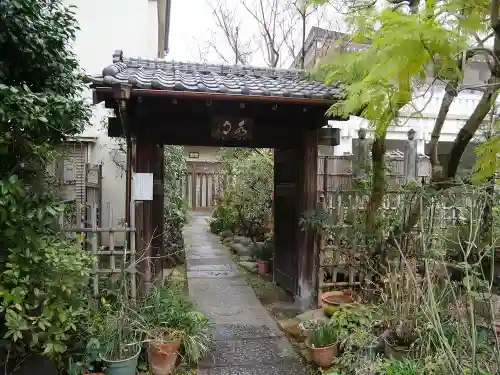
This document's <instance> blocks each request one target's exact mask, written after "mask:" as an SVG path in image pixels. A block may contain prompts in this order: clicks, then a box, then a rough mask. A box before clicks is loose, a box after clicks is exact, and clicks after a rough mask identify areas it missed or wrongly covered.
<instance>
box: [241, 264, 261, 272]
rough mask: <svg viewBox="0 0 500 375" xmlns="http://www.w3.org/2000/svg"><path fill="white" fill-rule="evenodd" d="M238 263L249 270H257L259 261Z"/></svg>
mask: <svg viewBox="0 0 500 375" xmlns="http://www.w3.org/2000/svg"><path fill="white" fill-rule="evenodd" d="M238 264H239V265H240V266H241V267H243V268H244V269H246V270H247V271H248V272H254V271H255V270H257V263H255V262H239V263H238Z"/></svg>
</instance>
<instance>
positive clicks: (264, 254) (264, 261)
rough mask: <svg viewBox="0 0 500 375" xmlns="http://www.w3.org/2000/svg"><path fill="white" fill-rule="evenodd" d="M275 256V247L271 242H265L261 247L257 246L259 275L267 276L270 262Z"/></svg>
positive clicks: (255, 253) (255, 255)
mask: <svg viewBox="0 0 500 375" xmlns="http://www.w3.org/2000/svg"><path fill="white" fill-rule="evenodd" d="M273 254H274V246H273V243H272V242H270V241H266V242H264V244H263V245H261V246H257V245H256V246H255V250H254V257H255V259H256V260H257V265H258V267H259V275H260V276H265V275H267V273H268V272H269V261H270V260H271V259H272V257H273Z"/></svg>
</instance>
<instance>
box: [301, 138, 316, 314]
mask: <svg viewBox="0 0 500 375" xmlns="http://www.w3.org/2000/svg"><path fill="white" fill-rule="evenodd" d="M302 139H303V143H302V147H301V148H300V150H299V157H298V171H299V180H298V213H299V215H302V214H303V213H304V212H306V211H310V210H314V209H315V208H316V203H317V197H318V182H317V181H318V180H317V178H318V177H317V175H318V131H317V130H310V129H307V130H304V136H303V138H302ZM297 225H298V220H297ZM297 255H298V280H297V284H298V292H297V294H298V295H297V302H298V303H299V305H300V307H301V308H302V309H307V308H309V307H310V306H311V305H312V303H313V301H314V296H315V293H316V289H317V285H316V274H315V272H316V268H317V267H316V266H317V265H316V264H315V263H316V258H317V256H316V255H317V241H316V234H315V233H314V231H309V230H298V231H297Z"/></svg>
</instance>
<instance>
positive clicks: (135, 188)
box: [132, 173, 153, 201]
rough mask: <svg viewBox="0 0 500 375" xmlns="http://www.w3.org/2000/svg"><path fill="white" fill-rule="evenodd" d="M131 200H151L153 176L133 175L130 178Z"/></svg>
mask: <svg viewBox="0 0 500 375" xmlns="http://www.w3.org/2000/svg"><path fill="white" fill-rule="evenodd" d="M132 200H134V201H152V200H153V174H152V173H134V174H133V176H132Z"/></svg>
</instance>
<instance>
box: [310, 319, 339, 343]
mask: <svg viewBox="0 0 500 375" xmlns="http://www.w3.org/2000/svg"><path fill="white" fill-rule="evenodd" d="M339 340H340V337H339V332H338V330H337V329H336V328H335V327H333V326H332V325H329V324H327V325H324V326H321V327H318V328H316V329H315V330H314V331H312V332H311V335H310V336H309V338H308V339H307V343H308V345H309V346H310V347H312V348H326V347H328V346H331V345H333V344H335V343H337V342H339Z"/></svg>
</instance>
